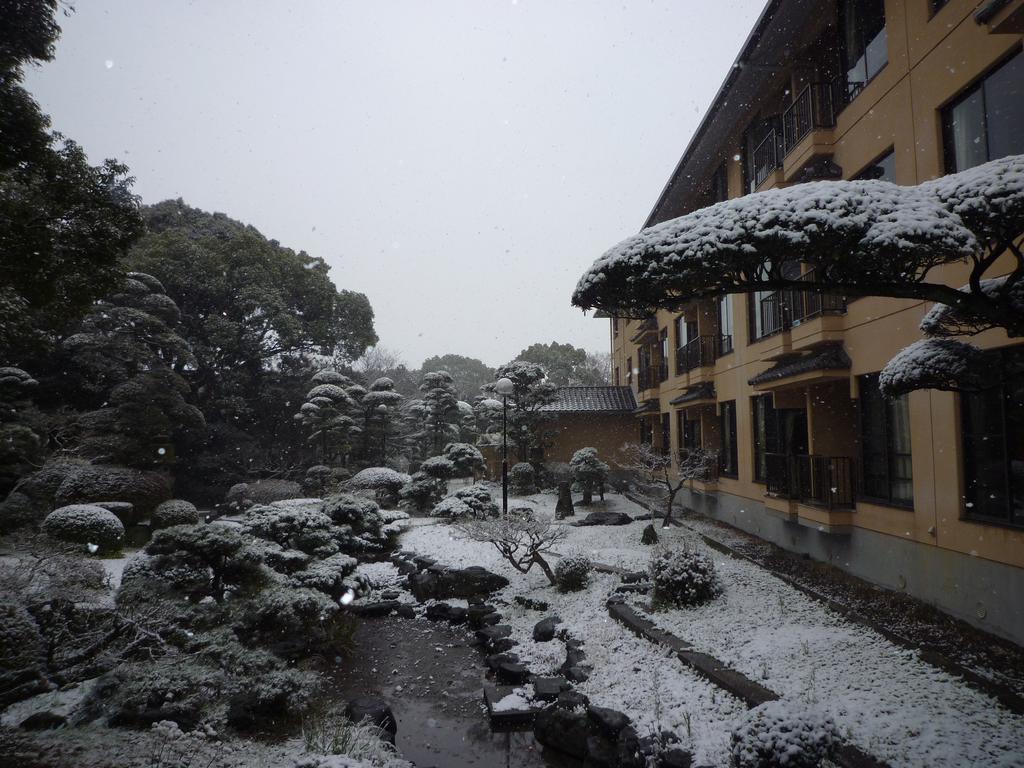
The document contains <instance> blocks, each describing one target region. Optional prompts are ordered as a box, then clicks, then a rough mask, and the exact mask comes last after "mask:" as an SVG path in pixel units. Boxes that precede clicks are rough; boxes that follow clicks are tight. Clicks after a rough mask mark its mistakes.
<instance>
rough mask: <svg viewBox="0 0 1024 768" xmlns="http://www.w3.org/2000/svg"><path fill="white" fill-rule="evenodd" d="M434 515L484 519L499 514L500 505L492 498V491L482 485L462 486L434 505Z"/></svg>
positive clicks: (453, 518) (456, 518)
mask: <svg viewBox="0 0 1024 768" xmlns="http://www.w3.org/2000/svg"><path fill="white" fill-rule="evenodd" d="M431 514H432V515H433V516H434V517H448V518H451V519H452V520H459V519H463V518H467V517H469V518H476V519H480V520H483V519H485V518H488V517H495V516H496V515H497V514H498V505H497V504H495V503H494V501H492V500H491V494H490V492H489V491H488V490H487V489H486V488H484V487H483V486H480V485H474V486H470V487H469V488H460V489H459V490H457V491H455V492H454V493H451V494H449V495H448V496H446V497H445V498H444V499H442V500H441V502H440V503H439V504H437V505H436V506H435V507H434V511H433V512H431Z"/></svg>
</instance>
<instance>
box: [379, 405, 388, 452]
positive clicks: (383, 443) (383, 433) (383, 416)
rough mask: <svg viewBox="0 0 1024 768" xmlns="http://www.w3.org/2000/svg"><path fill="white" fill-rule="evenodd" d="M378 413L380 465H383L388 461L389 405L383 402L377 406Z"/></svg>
mask: <svg viewBox="0 0 1024 768" xmlns="http://www.w3.org/2000/svg"><path fill="white" fill-rule="evenodd" d="M377 414H378V415H379V416H380V465H381V466H382V467H383V466H384V465H385V464H387V462H388V450H387V445H388V443H387V440H388V423H387V418H388V407H387V406H386V405H384V403H381V404H380V405H378V406H377Z"/></svg>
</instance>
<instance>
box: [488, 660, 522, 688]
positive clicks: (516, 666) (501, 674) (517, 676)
mask: <svg viewBox="0 0 1024 768" xmlns="http://www.w3.org/2000/svg"><path fill="white" fill-rule="evenodd" d="M495 672H496V673H497V676H498V680H500V681H501V682H503V683H506V684H508V685H523V684H524V683H526V682H528V681H529V680H530V670H529V669H527V668H526V667H525V666H524V665H522V664H520V663H519V662H516V661H503V662H502V663H501V664H499V665H498V668H497V669H496V670H495Z"/></svg>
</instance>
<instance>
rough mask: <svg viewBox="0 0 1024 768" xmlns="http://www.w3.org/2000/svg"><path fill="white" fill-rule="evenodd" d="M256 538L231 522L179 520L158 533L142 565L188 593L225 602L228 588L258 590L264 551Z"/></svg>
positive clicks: (232, 589)
mask: <svg viewBox="0 0 1024 768" xmlns="http://www.w3.org/2000/svg"><path fill="white" fill-rule="evenodd" d="M251 543H252V539H251V538H250V537H249V536H247V535H246V534H245V533H244V532H243V531H241V530H240V529H239V528H238V527H236V526H233V525H229V524H227V523H211V524H209V525H176V526H174V527H173V528H164V529H163V530H160V531H156V533H154V534H153V540H152V541H150V542H149V544H147V545H146V549H145V552H146V554H148V555H150V556H152V560H151V561H150V562H148V563H146V564H145V565H141V564H140V566H139V568H140V569H142V570H148V571H149V572H150V573H152V574H155V575H156V576H157V577H158V578H159V579H161V580H163V581H165V582H167V583H168V584H170V585H172V586H174V587H177V588H178V589H180V590H181V591H186V592H187V593H188V594H192V595H195V596H196V597H205V596H209V597H212V598H213V599H214V600H216V601H217V602H220V601H222V600H223V599H224V597H225V595H226V594H227V593H228V592H232V593H237V592H247V591H252V590H253V589H255V588H256V587H257V586H258V585H259V583H260V582H261V580H262V578H263V575H264V572H263V568H262V555H261V554H260V552H259V550H258V549H257V548H255V547H252V546H251ZM140 575H143V574H141V573H140Z"/></svg>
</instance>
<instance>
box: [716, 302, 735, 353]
mask: <svg viewBox="0 0 1024 768" xmlns="http://www.w3.org/2000/svg"><path fill="white" fill-rule="evenodd" d="M732 335H733V320H732V297H731V296H719V297H718V354H720V355H726V354H728V353H730V352H732V350H733V338H732Z"/></svg>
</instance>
